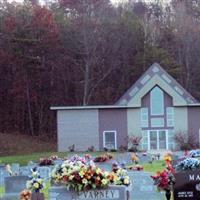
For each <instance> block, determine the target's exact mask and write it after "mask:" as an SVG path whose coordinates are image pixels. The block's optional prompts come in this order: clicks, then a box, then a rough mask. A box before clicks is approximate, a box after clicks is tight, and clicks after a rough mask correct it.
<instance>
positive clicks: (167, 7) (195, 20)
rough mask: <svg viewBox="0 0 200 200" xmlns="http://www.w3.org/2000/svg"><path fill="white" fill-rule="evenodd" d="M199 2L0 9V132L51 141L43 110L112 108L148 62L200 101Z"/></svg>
mask: <svg viewBox="0 0 200 200" xmlns="http://www.w3.org/2000/svg"><path fill="white" fill-rule="evenodd" d="M199 35H200V0H190V1H188V0H172V1H171V2H169V3H168V4H162V1H155V2H151V3H145V1H143V2H142V1H140V2H137V1H134V0H133V1H129V2H127V3H124V4H119V5H113V4H111V2H110V1H109V0H76V1H74V0H58V1H56V2H55V1H53V2H51V1H48V4H46V5H40V4H39V3H38V1H37V0H25V1H24V2H23V3H9V2H7V1H5V0H4V1H2V2H1V3H0V132H6V133H7V132H18V133H24V134H30V135H32V136H35V135H46V136H48V137H54V136H55V124H56V121H55V113H53V112H52V111H50V106H53V105H54V106H55V105H65V106H76V105H98V104H113V103H115V102H116V101H117V99H118V98H119V97H120V96H121V95H122V94H123V93H124V92H125V91H126V90H127V89H128V88H129V87H130V86H131V85H132V84H133V83H134V82H135V81H136V80H137V79H138V78H139V76H140V75H141V74H142V73H143V72H144V71H145V70H146V69H147V68H148V67H149V66H150V65H151V64H152V63H154V62H158V63H160V64H161V65H162V67H163V68H164V69H165V70H166V71H168V72H169V73H170V74H171V75H172V76H173V77H175V78H176V79H177V80H178V81H179V82H180V83H181V84H182V85H183V87H185V88H186V89H187V90H188V91H189V92H190V93H191V94H192V95H193V96H194V97H196V98H197V99H200V87H199V84H200V79H199V78H200V75H199V74H200V67H199V64H200V59H199V55H200V37H199Z"/></svg>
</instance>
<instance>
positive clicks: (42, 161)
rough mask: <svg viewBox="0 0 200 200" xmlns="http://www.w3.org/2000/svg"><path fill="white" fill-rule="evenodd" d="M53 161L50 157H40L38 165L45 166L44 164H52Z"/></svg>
mask: <svg viewBox="0 0 200 200" xmlns="http://www.w3.org/2000/svg"><path fill="white" fill-rule="evenodd" d="M53 164H54V162H53V160H52V159H51V158H40V160H39V165H40V166H46V165H53Z"/></svg>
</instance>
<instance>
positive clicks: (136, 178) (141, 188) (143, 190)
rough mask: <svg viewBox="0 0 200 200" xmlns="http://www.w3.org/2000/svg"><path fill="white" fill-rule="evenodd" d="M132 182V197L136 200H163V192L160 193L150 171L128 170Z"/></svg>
mask: <svg viewBox="0 0 200 200" xmlns="http://www.w3.org/2000/svg"><path fill="white" fill-rule="evenodd" d="M128 175H129V177H130V179H131V182H132V190H131V192H130V199H135V200H161V199H162V198H164V194H163V193H158V192H157V188H156V187H155V186H154V184H153V181H152V179H151V177H150V176H151V175H152V174H151V173H148V172H139V171H138V172H128Z"/></svg>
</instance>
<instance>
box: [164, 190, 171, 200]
mask: <svg viewBox="0 0 200 200" xmlns="http://www.w3.org/2000/svg"><path fill="white" fill-rule="evenodd" d="M165 197H166V199H167V200H170V199H171V191H170V190H165Z"/></svg>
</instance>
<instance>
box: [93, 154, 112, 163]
mask: <svg viewBox="0 0 200 200" xmlns="http://www.w3.org/2000/svg"><path fill="white" fill-rule="evenodd" d="M112 158H113V155H112V154H110V153H106V154H102V155H99V156H97V157H95V158H94V162H105V161H108V160H110V159H112Z"/></svg>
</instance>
